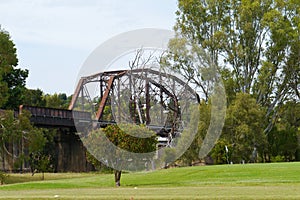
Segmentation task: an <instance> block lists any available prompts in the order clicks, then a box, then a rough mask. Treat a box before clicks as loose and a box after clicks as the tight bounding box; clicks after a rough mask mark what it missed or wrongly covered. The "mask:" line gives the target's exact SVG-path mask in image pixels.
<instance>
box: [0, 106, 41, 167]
mask: <svg viewBox="0 0 300 200" xmlns="http://www.w3.org/2000/svg"><path fill="white" fill-rule="evenodd" d="M29 118H30V113H29V112H26V111H24V112H23V113H21V114H19V116H18V118H15V117H14V113H13V112H12V111H3V112H2V113H1V114H0V134H1V138H0V151H1V155H2V156H3V157H2V160H7V162H8V164H9V166H8V167H9V169H10V170H13V169H14V170H22V166H23V164H24V162H25V161H28V160H30V159H31V156H32V155H33V154H37V153H40V152H42V151H43V149H44V147H45V144H46V142H47V138H46V137H45V136H44V130H43V129H39V128H35V127H33V126H32V124H31V122H30V119H29ZM13 145H14V148H17V149H19V151H17V152H16V151H14V148H13ZM25 149H27V150H28V152H25V151H24V150H25Z"/></svg>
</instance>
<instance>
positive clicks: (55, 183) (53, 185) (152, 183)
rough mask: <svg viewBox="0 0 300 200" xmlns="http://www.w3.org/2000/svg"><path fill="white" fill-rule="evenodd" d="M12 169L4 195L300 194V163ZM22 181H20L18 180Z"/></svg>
mask: <svg viewBox="0 0 300 200" xmlns="http://www.w3.org/2000/svg"><path fill="white" fill-rule="evenodd" d="M40 176H41V175H40V174H36V175H34V176H33V177H32V176H31V175H30V174H11V175H10V176H9V178H8V180H7V183H9V184H7V185H4V186H0V199H1V198H2V199H130V198H133V199H300V163H272V164H246V165H215V166H199V167H187V168H173V169H168V170H158V171H155V172H139V173H126V174H122V178H121V184H122V186H121V187H120V188H115V187H114V182H113V181H114V177H113V175H112V174H97V173H77V174H76V173H62V174H45V179H46V180H44V181H40V180H39V179H40ZM16 182H19V183H16Z"/></svg>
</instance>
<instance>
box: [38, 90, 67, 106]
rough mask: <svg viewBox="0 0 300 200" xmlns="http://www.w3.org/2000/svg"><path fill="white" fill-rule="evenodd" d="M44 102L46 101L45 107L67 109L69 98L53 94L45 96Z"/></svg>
mask: <svg viewBox="0 0 300 200" xmlns="http://www.w3.org/2000/svg"><path fill="white" fill-rule="evenodd" d="M44 100H45V101H46V107H49V108H62V109H67V108H68V106H69V103H70V100H71V97H67V95H66V94H65V93H59V94H57V93H55V94H53V95H50V94H47V95H45V96H44Z"/></svg>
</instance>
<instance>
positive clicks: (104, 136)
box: [82, 124, 157, 186]
mask: <svg viewBox="0 0 300 200" xmlns="http://www.w3.org/2000/svg"><path fill="white" fill-rule="evenodd" d="M108 140H109V141H110V142H109V141H108ZM82 141H83V143H84V145H85V146H86V147H87V149H88V150H89V151H90V153H91V154H92V155H93V156H94V157H95V158H96V159H97V160H99V161H101V162H102V163H104V164H106V165H107V166H109V167H112V168H113V169H114V174H115V184H116V186H120V179H121V174H122V170H123V169H130V170H142V169H145V164H146V163H148V162H150V161H151V160H152V159H153V157H154V155H155V150H156V144H157V140H156V133H155V132H153V131H151V130H149V129H148V128H146V127H145V126H144V125H133V124H126V125H125V124H122V125H119V126H117V125H108V126H107V127H106V128H104V129H96V130H93V131H91V132H90V133H89V134H88V135H87V136H83V138H82Z"/></svg>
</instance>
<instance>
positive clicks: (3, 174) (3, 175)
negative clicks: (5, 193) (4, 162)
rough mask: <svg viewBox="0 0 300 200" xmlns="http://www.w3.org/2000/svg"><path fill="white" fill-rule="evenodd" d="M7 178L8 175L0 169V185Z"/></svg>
mask: <svg viewBox="0 0 300 200" xmlns="http://www.w3.org/2000/svg"><path fill="white" fill-rule="evenodd" d="M7 178H8V175H7V174H5V173H4V172H2V171H0V185H3V184H4V183H5V181H6V179H7Z"/></svg>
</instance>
